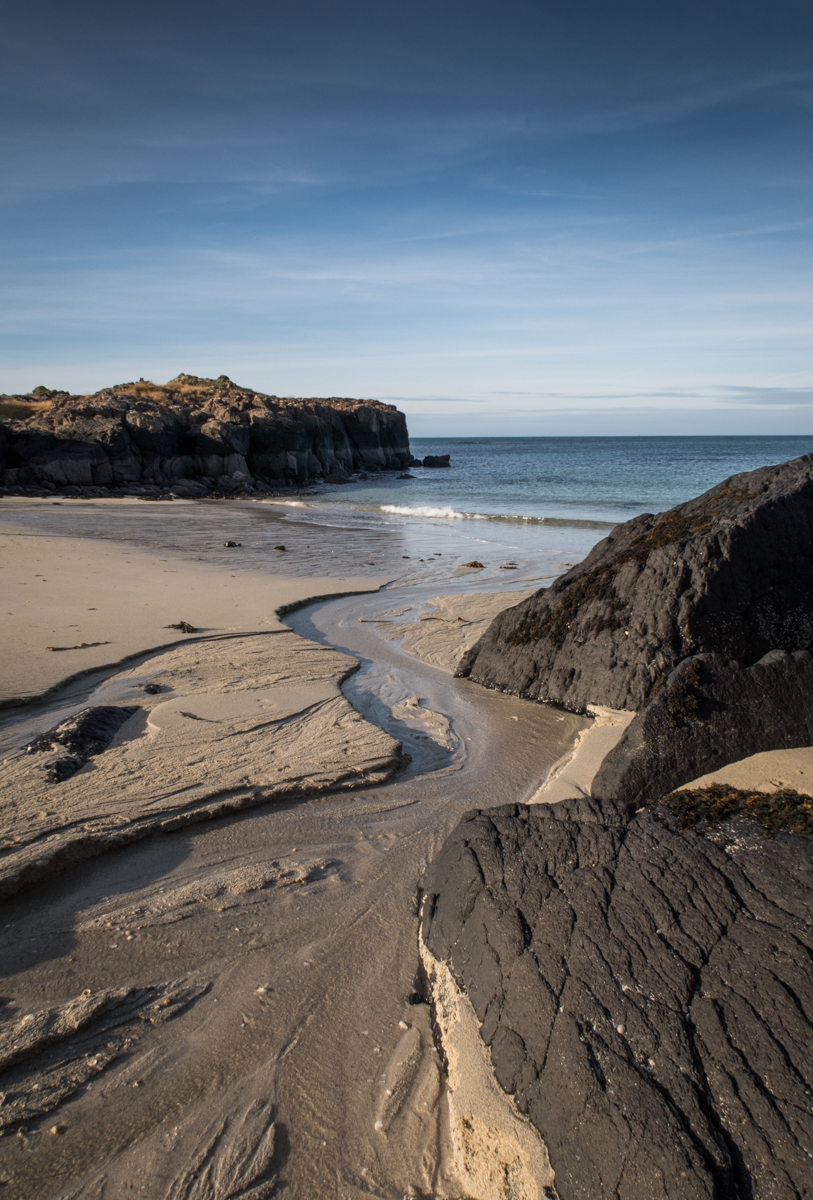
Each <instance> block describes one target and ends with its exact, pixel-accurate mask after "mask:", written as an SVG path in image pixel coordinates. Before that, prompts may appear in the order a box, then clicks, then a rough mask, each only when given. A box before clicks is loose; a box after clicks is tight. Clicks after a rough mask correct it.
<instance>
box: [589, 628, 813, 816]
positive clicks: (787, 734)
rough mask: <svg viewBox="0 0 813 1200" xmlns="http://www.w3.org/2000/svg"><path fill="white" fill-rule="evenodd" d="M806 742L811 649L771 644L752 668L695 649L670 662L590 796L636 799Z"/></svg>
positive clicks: (811, 702) (810, 725)
mask: <svg viewBox="0 0 813 1200" xmlns="http://www.w3.org/2000/svg"><path fill="white" fill-rule="evenodd" d="M799 746H813V655H811V654H810V653H809V652H808V651H807V650H797V651H795V652H794V653H792V654H788V653H787V652H786V651H784V650H772V651H771V652H770V653H769V654H766V655H765V657H764V658H761V659H760V660H759V662H757V663H754V665H753V666H751V667H743V666H741V665H740V664H739V663H737V662H735V661H734V660H733V659H730V658H726V657H725V656H724V655H722V654H699V655H696V656H694V657H692V658H687V659H684V661H683V662H682V663H681V664H680V665H679V666H678V667H676V668H675V670H674V671H673V672H672V673H671V675H670V676H669V678H668V679H667V680H666V682H665V684H664V686H663V687H662V688H660V689H659V691H658V692H657V694H656V695H654V696H653V697H652V698H651V699H650V700H649V702H648V703H647V704H646V705H645V707H644V708H642V709H641V710H640V712H638V713H636V715H635V717H634V718H633V720H632V721H631V722H630V724H629V725H628V726H627V728H626V730H625V731H624V733H623V735H622V737H621V739H620V740H619V741H618V742H617V743H616V745H615V746H614V747H613V748H612V750H610V752H609V753H608V754H607V756H606V758H604V760H603V761H602V763H601V766H600V767H599V769H598V772H597V773H596V776H595V778H594V780H593V784H592V789H591V790H592V793H593V795H594V796H603V797H606V798H607V799H615V800H630V801H634V802H636V803H641V802H642V801H645V800H651V799H653V798H655V797H658V796H665V795H667V794H668V793H669V792H672V791H674V789H675V788H679V787H680V786H681V785H682V784H684V783H688V782H689V781H690V780H692V779H697V778H698V777H699V776H700V775H706V774H708V773H709V772H711V771H716V770H717V769H718V768H719V767H723V766H725V765H726V763H731V762H737V761H739V760H740V759H742V758H748V757H749V756H750V755H751V754H759V753H761V752H763V751H765V750H792V749H795V748H796V747H799Z"/></svg>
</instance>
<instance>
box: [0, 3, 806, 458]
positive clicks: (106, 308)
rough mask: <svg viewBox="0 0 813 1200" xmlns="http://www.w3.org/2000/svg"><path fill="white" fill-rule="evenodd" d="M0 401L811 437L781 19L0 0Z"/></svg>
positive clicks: (789, 71) (683, 11) (790, 92)
mask: <svg viewBox="0 0 813 1200" xmlns="http://www.w3.org/2000/svg"><path fill="white" fill-rule="evenodd" d="M6 13H7V15H6V18H5V22H4V38H3V51H2V55H3V60H2V64H1V65H0V91H2V96H3V110H4V115H3V120H2V123H0V143H2V149H3V164H4V165H3V170H2V171H1V172H0V204H1V205H2V221H0V244H1V245H2V263H3V270H2V276H1V277H0V305H2V315H3V320H2V333H1V334H0V339H1V340H0V348H1V350H2V359H1V360H0V390H2V391H18V390H27V389H28V388H30V387H33V386H35V385H36V384H39V383H45V384H47V385H48V386H52V387H56V386H60V387H69V388H70V389H72V390H74V391H85V390H92V389H96V388H98V387H101V386H103V385H105V384H110V383H115V382H119V381H122V380H126V379H133V378H138V377H140V376H144V377H146V378H150V379H154V380H156V381H159V382H163V381H164V380H166V379H168V378H170V377H171V376H173V375H175V374H177V373H178V372H179V371H188V372H193V373H197V374H203V375H210V374H214V375H218V374H220V373H221V372H225V373H226V374H228V375H230V376H231V377H232V378H234V379H236V380H237V381H238V382H242V383H246V384H248V385H252V386H254V387H257V388H259V389H261V390H264V391H269V392H275V393H277V394H279V395H305V396H307V395H319V396H330V395H350V396H375V397H378V398H381V399H386V400H391V401H393V402H395V403H397V404H398V405H399V407H401V408H402V409H404V411H406V413H407V414H408V418H409V426H410V430H411V432H412V433H413V434H414V435H421V434H427V435H434V434H438V435H452V434H466V433H471V434H489V433H491V434H500V433H505V434H513V435H516V434H560V433H561V434H579V433H589V434H601V433H608V434H624V433H730V432H735V433H736V432H742V433H759V432H766V433H782V432H787V433H807V432H813V362H811V345H813V338H812V337H811V332H812V331H811V326H812V325H813V321H811V317H812V316H813V272H812V271H811V266H813V264H812V263H811V258H812V257H813V256H811V242H812V241H813V204H811V175H813V156H812V155H811V128H812V127H813V56H811V48H813V8H811V6H810V4H809V3H782V2H781V0H780V2H779V3H773V4H771V5H768V4H767V3H765V2H764V0H762V2H761V3H759V4H755V3H749V2H748V0H741V2H737V3H733V2H727V3H695V2H693V0H688V2H684V3H681V4H680V5H665V4H653V3H651V0H650V2H649V3H646V4H643V3H641V4H632V3H625V2H623V0H622V2H620V3H616V4H614V5H608V4H607V3H606V0H604V2H602V3H597V2H596V3H593V2H591V3H586V2H579V0H570V2H559V3H555V4H554V3H544V2H541V0H539V2H534V3H532V2H529V0H501V2H500V3H499V4H497V3H489V4H486V3H478V2H477V0H471V2H468V3H458V2H451V3H450V2H444V0H435V2H434V3H432V4H429V3H424V2H423V0H418V2H414V3H411V4H409V5H405V4H397V5H396V4H393V3H387V2H386V0H381V2H379V3H376V4H373V3H367V2H363V3H362V2H358V0H343V3H333V2H327V0H323V2H322V0H296V2H268V0H264V2H263V3H258V2H246V0H230V2H229V3H228V4H226V3H217V4H213V3H207V2H206V0H202V2H200V3H196V4H194V5H192V4H180V3H173V2H172V0H169V2H165V3H162V4H157V3H153V2H152V0H148V2H147V3H142V4H139V5H138V6H133V5H123V4H117V3H115V2H112V3H111V2H110V0H108V2H106V3H104V4H102V3H98V4H92V3H85V2H82V0H78V2H76V3H72V4H71V5H65V4H59V5H58V4H55V3H54V4H50V3H49V4H43V3H37V2H36V0H33V2H31V0H26V2H25V3H23V2H22V0H15V2H14V3H11V4H8V3H7V6H6Z"/></svg>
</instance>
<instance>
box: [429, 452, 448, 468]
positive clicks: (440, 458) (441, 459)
mask: <svg viewBox="0 0 813 1200" xmlns="http://www.w3.org/2000/svg"><path fill="white" fill-rule="evenodd" d="M449 457H450V456H449V455H448V454H427V456H426V458H425V459H424V460H423V465H424V466H425V467H448V466H449V465H450V463H449Z"/></svg>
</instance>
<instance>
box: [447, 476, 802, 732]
mask: <svg viewBox="0 0 813 1200" xmlns="http://www.w3.org/2000/svg"><path fill="white" fill-rule="evenodd" d="M773 649H782V650H788V651H793V650H809V649H813V456H811V455H805V456H804V457H803V458H797V459H794V460H793V461H792V462H788V463H784V464H783V465H781V466H777V467H762V468H760V469H759V470H757V471H751V472H748V473H745V474H742V475H734V476H732V477H731V478H730V479H727V480H725V481H724V482H723V483H721V484H718V485H717V486H716V487H714V488H712V489H711V490H710V491H708V492H705V493H704V494H703V495H702V496H699V497H697V498H696V499H694V500H690V501H688V502H687V503H686V504H680V505H678V506H677V507H676V508H673V509H671V510H670V511H669V512H666V513H661V514H659V515H657V516H653V515H652V514H645V515H643V516H640V517H636V518H635V519H634V520H632V521H628V522H626V524H624V525H619V526H618V527H617V528H615V529H614V530H613V531H612V533H611V534H610V535H609V536H608V537H606V538H604V539H603V540H602V541H601V542H599V543H598V545H596V546H595V547H594V548H593V550H592V551H591V553H590V554H589V555H588V556H587V558H586V559H585V560H584V562H582V563H580V564H579V565H578V566H576V567H574V568H573V570H571V571H568V573H567V574H566V575H562V576H561V577H560V578H559V579H557V580H556V581H555V582H554V583H553V584H552V585H551V587H549V588H547V589H542V590H541V591H539V592H537V593H536V594H535V595H534V596H531V597H530V598H529V599H527V600H524V601H523V602H522V603H520V604H518V605H516V606H515V607H514V608H510V609H508V610H507V611H505V612H503V613H501V614H500V615H499V616H498V617H496V618H495V620H494V621H493V622H492V624H491V626H490V627H489V628H488V630H487V631H486V632H485V634H484V635H483V636H482V637H481V638H480V640H479V641H478V642H477V643H476V644H475V645H474V646H473V647H472V649H471V650H469V651H468V653H467V654H466V655H465V656H464V657H463V659H462V660H461V663H460V665H459V667H458V670H457V674H458V675H460V676H468V677H469V678H471V679H473V680H475V681H476V682H477V683H481V684H485V685H486V686H487V687H492V688H498V689H499V690H501V691H507V692H513V693H515V694H517V695H521V696H527V697H529V698H531V699H534V700H544V701H550V702H552V703H555V704H559V705H561V706H563V707H565V708H569V709H574V710H576V711H583V710H584V709H586V707H587V706H588V705H589V704H600V705H606V706H608V707H610V708H617V709H639V708H640V707H641V705H642V704H643V703H644V702H645V701H646V700H647V698H648V697H649V695H650V694H651V693H652V691H653V689H654V688H655V687H656V685H658V684H659V683H662V682H663V680H664V679H665V678H666V677H667V676H668V675H669V674H670V672H671V671H672V670H673V669H674V667H675V666H676V665H677V664H678V663H679V662H680V661H681V660H682V659H684V658H687V657H689V656H691V655H695V654H700V653H707V652H711V651H716V652H719V653H720V654H724V655H726V656H728V657H729V658H733V659H735V660H737V661H738V662H740V663H742V664H743V665H745V666H749V665H751V664H752V663H755V662H757V661H758V660H759V659H760V658H762V657H763V655H765V654H766V653H767V652H768V651H769V650H773Z"/></svg>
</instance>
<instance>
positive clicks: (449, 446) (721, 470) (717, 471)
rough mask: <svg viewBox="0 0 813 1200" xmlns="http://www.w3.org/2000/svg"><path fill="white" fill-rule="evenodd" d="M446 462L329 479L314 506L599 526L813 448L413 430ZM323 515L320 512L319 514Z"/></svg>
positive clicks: (748, 441) (746, 440)
mask: <svg viewBox="0 0 813 1200" xmlns="http://www.w3.org/2000/svg"><path fill="white" fill-rule="evenodd" d="M411 445H412V451H413V454H415V456H416V457H420V458H423V457H424V456H425V455H426V454H450V455H451V463H452V465H451V467H450V469H449V470H431V469H426V468H413V470H412V472H411V473H412V474H413V475H414V476H415V478H414V479H411V480H393V479H392V478H391V477H386V478H384V479H382V480H380V481H378V480H375V479H373V480H371V481H370V482H369V483H365V484H359V485H350V486H346V487H343V488H330V489H326V490H325V492H324V493H323V494H322V495H321V496H320V497H319V498H318V499H317V500H314V501H310V503H313V504H315V505H316V506H318V507H319V508H320V509H323V508H324V509H333V510H335V512H336V515H338V513H343V514H344V515H345V516H346V517H350V516H351V514H356V515H357V516H358V517H362V516H367V517H371V516H378V517H379V518H383V519H386V520H388V521H389V520H393V519H396V520H399V521H404V520H407V521H409V520H412V521H415V520H432V521H433V522H440V523H443V522H444V521H461V520H480V519H489V518H491V519H498V520H502V521H506V520H507V521H516V522H519V523H522V524H537V523H542V524H556V523H559V522H567V523H568V524H570V523H571V522H572V523H574V524H578V525H581V524H583V523H586V524H589V525H592V524H594V523H596V524H598V525H600V526H605V525H608V524H609V525H615V524H618V522H620V521H627V520H629V518H630V517H632V516H635V515H636V514H638V513H642V512H661V511H663V510H664V509H667V508H671V507H672V505H674V504H678V503H680V502H681V501H683V500H688V499H690V498H691V497H692V496H696V495H698V494H699V493H701V492H704V491H706V489H707V488H710V487H712V486H713V485H714V484H715V483H719V482H720V481H721V480H723V479H725V478H727V477H728V476H729V475H734V474H736V473H737V472H740V471H752V470H754V469H755V468H756V467H761V466H765V465H767V464H769V463H780V462H784V461H786V460H787V459H789V458H796V457H798V456H799V455H801V454H808V453H810V452H813V435H810V436H799V437H636V438H621V437H614V438H608V437H596V438H591V437H579V438H443V439H435V438H432V439H430V438H413V439H412V442H411ZM325 515H326V514H325Z"/></svg>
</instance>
